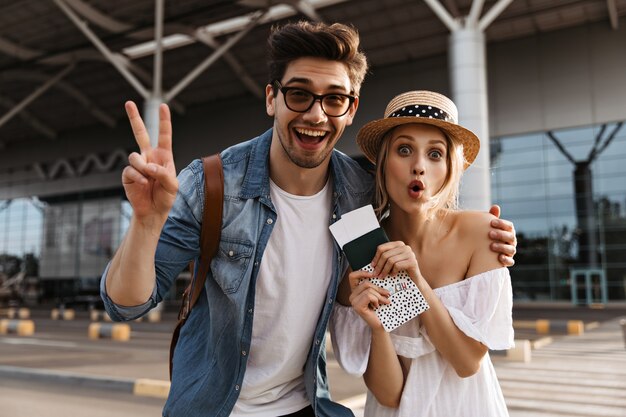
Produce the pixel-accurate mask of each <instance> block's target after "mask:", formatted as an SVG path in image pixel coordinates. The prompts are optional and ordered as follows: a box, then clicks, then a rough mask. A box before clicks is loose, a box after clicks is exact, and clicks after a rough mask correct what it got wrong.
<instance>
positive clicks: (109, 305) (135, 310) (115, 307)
mask: <svg viewBox="0 0 626 417" xmlns="http://www.w3.org/2000/svg"><path fill="white" fill-rule="evenodd" d="M110 266H111V263H110V262H109V263H108V264H107V267H106V269H105V270H104V273H103V274H102V279H101V280H100V297H101V298H102V302H103V303H104V309H105V310H106V312H107V314H108V315H109V317H111V320H113V321H128V320H134V319H136V318H138V317H141V316H143V315H144V314H146V312H148V311H149V310H150V309H152V308H153V307H154V306H156V305H157V303H156V293H157V292H156V287H154V290H152V295H151V296H150V298H149V299H148V301H146V302H145V303H143V304H141V305H138V306H132V307H126V306H121V305H119V304H115V303H114V302H113V301H112V300H111V299H110V298H109V295H108V294H107V292H106V276H107V273H108V272H109V267H110Z"/></svg>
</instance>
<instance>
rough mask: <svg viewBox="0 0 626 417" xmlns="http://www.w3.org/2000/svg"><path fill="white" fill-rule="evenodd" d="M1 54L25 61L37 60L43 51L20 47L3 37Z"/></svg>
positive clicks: (0, 43) (0, 47)
mask: <svg viewBox="0 0 626 417" xmlns="http://www.w3.org/2000/svg"><path fill="white" fill-rule="evenodd" d="M0 52H2V53H3V54H5V55H9V56H14V57H16V58H18V59H21V60H23V61H25V60H27V59H32V58H35V57H37V56H39V55H41V54H42V52H41V51H38V50H36V49H31V48H26V47H24V46H20V45H18V44H16V43H15V42H11V41H10V40H8V39H6V38H3V37H0Z"/></svg>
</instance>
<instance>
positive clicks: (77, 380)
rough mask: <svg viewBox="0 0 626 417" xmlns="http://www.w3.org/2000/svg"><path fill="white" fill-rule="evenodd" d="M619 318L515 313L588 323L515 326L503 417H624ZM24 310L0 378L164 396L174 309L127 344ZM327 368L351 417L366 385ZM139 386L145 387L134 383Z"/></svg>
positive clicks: (500, 365) (137, 330) (538, 310)
mask: <svg viewBox="0 0 626 417" xmlns="http://www.w3.org/2000/svg"><path fill="white" fill-rule="evenodd" d="M620 315H623V316H624V317H626V308H624V307H622V308H621V309H617V308H613V309H602V310H601V309H588V308H587V309H581V308H575V307H571V306H570V307H569V308H568V307H567V306H564V305H554V306H540V305H538V306H535V307H533V306H523V307H519V308H517V309H516V310H514V318H516V317H517V318H519V319H520V320H526V321H528V320H533V319H534V320H536V319H550V320H564V319H567V318H572V319H576V320H582V321H583V322H584V323H585V326H587V327H588V328H586V329H585V331H584V333H583V334H580V335H568V334H562V333H559V334H548V335H539V334H537V333H536V332H533V331H528V329H526V330H524V331H521V332H520V331H518V332H516V339H520V338H521V337H525V338H528V339H529V340H532V341H533V342H536V343H537V346H536V347H535V348H534V349H533V350H532V359H531V361H530V362H528V363H520V362H511V361H508V360H506V359H503V358H500V357H498V356H496V355H493V361H494V364H495V366H496V372H497V373H498V375H499V378H500V381H501V384H502V388H503V391H504V394H505V399H506V400H507V404H508V406H509V409H510V412H511V416H512V417H522V416H523V417H535V416H537V417H540V416H541V417H549V416H557V415H558V416H563V415H571V416H587V417H592V416H621V417H623V416H626V349H624V340H623V335H622V331H621V328H620V326H619V316H620ZM32 316H33V317H32V320H33V321H34V322H35V326H36V331H35V333H34V334H33V335H32V336H27V337H23V336H18V335H14V334H9V335H0V378H14V379H21V380H29V379H30V380H38V381H49V382H53V383H55V384H57V383H59V384H60V383H64V384H72V383H74V384H81V385H83V386H91V387H95V388H98V389H111V390H121V391H125V392H129V393H135V394H136V395H137V394H140V395H148V396H156V397H161V398H162V397H164V396H165V395H166V393H167V381H168V379H169V375H168V361H169V342H170V336H171V332H172V330H173V328H174V326H175V317H176V315H175V313H167V312H165V313H164V314H163V321H161V322H159V323H148V322H141V323H137V322H133V323H130V327H131V332H130V340H128V341H125V342H120V341H115V340H112V339H107V338H103V339H99V340H90V339H89V338H88V327H89V324H90V321H89V317H88V315H87V312H82V313H81V312H78V313H77V315H76V318H75V319H74V320H69V321H63V320H51V319H50V318H49V312H48V311H39V312H37V311H35V312H33V315H32ZM593 323H595V325H593ZM540 341H543V343H539V342H540ZM328 374H329V380H330V384H331V394H332V396H333V398H334V399H335V400H338V401H340V402H342V403H344V404H345V405H348V406H349V407H351V408H352V409H353V410H354V411H355V414H356V415H357V417H359V416H360V415H362V408H363V404H364V402H365V396H364V393H365V385H364V384H363V382H362V380H361V379H360V378H355V377H352V376H349V375H346V374H345V373H344V372H343V370H341V368H340V367H339V365H338V364H337V362H336V361H334V359H333V356H332V352H329V357H328ZM138 383H141V384H143V389H144V391H142V390H141V389H139V390H138V389H137V384H138ZM146 386H147V387H148V388H147V389H146ZM592 394H593V395H592Z"/></svg>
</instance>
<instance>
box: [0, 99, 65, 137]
mask: <svg viewBox="0 0 626 417" xmlns="http://www.w3.org/2000/svg"><path fill="white" fill-rule="evenodd" d="M0 106H2V107H4V108H6V109H12V108H14V107H15V106H17V102H15V101H14V100H12V99H10V98H8V97H2V96H0ZM19 117H20V118H21V119H22V120H24V121H25V122H26V123H27V124H29V125H30V126H31V127H32V128H33V129H35V130H36V131H37V132H39V133H41V134H42V135H43V136H45V137H46V138H48V139H56V138H57V133H56V132H55V131H54V130H53V129H52V128H51V127H49V126H47V125H46V124H45V123H44V122H42V121H41V120H39V119H38V118H36V117H35V116H33V115H32V114H31V113H30V112H29V111H28V110H26V109H24V110H22V111H21V112H20V114H19Z"/></svg>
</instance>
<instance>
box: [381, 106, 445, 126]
mask: <svg viewBox="0 0 626 417" xmlns="http://www.w3.org/2000/svg"><path fill="white" fill-rule="evenodd" d="M389 117H425V118H427V119H439V120H443V121H444V122H450V123H453V121H452V117H450V115H449V114H448V113H446V112H445V111H443V110H441V109H440V108H437V107H434V106H428V105H425V104H416V105H410V106H404V107H402V108H401V109H398V110H396V111H394V112H393V113H391V114H390V115H389Z"/></svg>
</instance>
